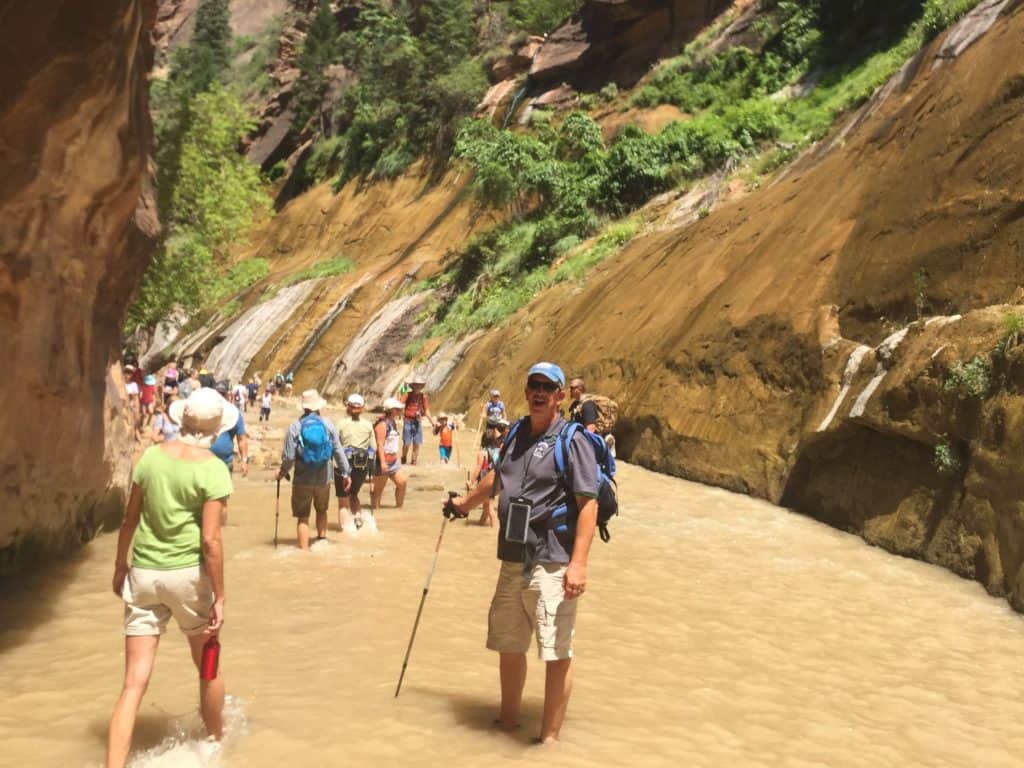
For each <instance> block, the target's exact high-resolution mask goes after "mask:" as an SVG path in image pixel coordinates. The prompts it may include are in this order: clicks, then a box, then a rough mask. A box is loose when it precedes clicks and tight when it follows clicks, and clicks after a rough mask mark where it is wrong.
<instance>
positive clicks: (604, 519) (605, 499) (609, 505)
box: [555, 422, 619, 542]
mask: <svg viewBox="0 0 1024 768" xmlns="http://www.w3.org/2000/svg"><path fill="white" fill-rule="evenodd" d="M577 432H580V433H582V434H583V436H584V437H585V438H587V442H588V443H590V447H591V448H593V449H594V460H595V461H596V462H597V532H598V533H599V534H600V536H601V541H604V542H607V541H608V540H609V539H611V537H612V535H611V534H610V533H609V532H608V522H609V521H610V520H611V519H612V518H613V517H615V516H616V515H617V514H619V499H618V495H617V494H616V484H615V457H614V456H612V452H611V451H610V450H608V443H606V442H605V441H604V438H603V437H601V436H600V435H598V434H596V433H595V432H591V431H589V430H587V429H586V428H585V427H584V426H583V425H582V424H579V423H577V422H570V423H569V424H566V425H565V427H564V428H563V429H562V431H561V432H559V433H558V438H557V439H556V440H555V468H556V469H557V470H558V476H559V477H561V478H562V481H563V482H564V483H565V487H566V491H567V492H568V497H569V503H570V505H574V504H575V500H576V495H575V494H574V493H573V492H572V477H570V474H571V473H572V465H570V464H569V462H568V460H567V459H568V456H569V441H570V440H572V437H573V435H575V434H576V433H577ZM577 511H578V510H577Z"/></svg>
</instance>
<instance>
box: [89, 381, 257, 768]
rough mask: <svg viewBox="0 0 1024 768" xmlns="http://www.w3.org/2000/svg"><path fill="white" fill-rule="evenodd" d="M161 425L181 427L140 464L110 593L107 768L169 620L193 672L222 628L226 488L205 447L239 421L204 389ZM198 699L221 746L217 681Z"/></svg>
mask: <svg viewBox="0 0 1024 768" xmlns="http://www.w3.org/2000/svg"><path fill="white" fill-rule="evenodd" d="M168 415H169V416H170V418H171V419H173V420H174V421H175V422H177V423H178V424H179V425H180V427H181V434H180V437H179V439H177V440H173V441H171V442H165V443H160V444H159V445H154V446H152V447H150V448H149V449H147V450H146V452H145V453H144V454H143V455H142V457H141V458H140V459H139V462H138V464H136V466H135V471H134V473H133V475H132V489H131V495H130V496H129V499H128V506H127V509H126V510H125V516H124V522H123V523H122V524H121V532H120V535H119V536H118V540H117V558H116V560H115V563H114V579H113V589H114V594H115V595H117V596H118V597H121V598H122V599H123V600H124V603H125V611H124V616H125V618H124V633H125V674H124V686H123V688H122V690H121V695H120V696H119V697H118V700H117V704H116V705H115V707H114V714H113V716H112V717H111V720H110V732H109V736H108V740H107V766H108V768H120V767H121V766H123V765H124V764H125V761H126V760H127V758H128V752H129V750H130V748H131V738H132V730H133V728H134V726H135V718H136V715H137V714H138V711H139V705H140V704H141V702H142V695H143V694H144V693H145V691H146V686H147V685H148V684H149V678H150V675H151V674H152V672H153V662H154V661H155V659H156V649H157V645H158V643H159V641H160V635H162V634H163V633H164V631H165V630H166V628H167V624H168V622H169V621H170V618H171V616H173V617H174V618H175V620H176V621H177V623H178V626H179V627H180V628H181V630H182V631H183V632H184V633H185V635H186V636H187V637H188V641H189V645H190V646H191V649H192V658H193V660H194V661H195V663H196V666H197V667H198V666H199V663H200V659H201V657H202V649H203V645H204V644H205V643H206V642H207V641H208V640H209V639H210V637H212V636H215V635H217V634H218V633H219V632H220V629H221V627H222V626H223V624H224V552H223V549H222V546H221V535H220V526H221V516H222V514H223V512H224V508H225V505H226V503H227V498H228V496H230V495H231V491H232V486H231V475H230V474H229V473H228V469H227V467H226V466H225V464H224V462H223V461H221V460H220V459H218V458H217V457H216V456H214V455H213V454H212V453H211V452H210V449H209V446H210V443H211V441H212V440H213V439H214V438H215V437H216V436H217V434H219V433H220V432H221V431H222V430H224V429H226V428H229V427H230V426H232V425H234V423H235V421H236V420H237V419H238V411H237V409H235V407H234V406H233V405H231V404H230V403H228V402H226V401H225V400H224V399H223V398H222V397H221V396H220V395H219V394H218V393H217V392H216V391H215V390H213V389H206V388H203V389H198V390H196V391H194V392H193V393H192V394H191V395H190V396H189V397H188V399H187V400H178V401H176V402H174V403H172V404H171V406H170V408H169V409H168ZM129 549H130V550H131V553H132V559H131V566H130V567H129V564H128V553H129ZM199 697H200V705H201V710H202V716H203V722H204V723H205V725H206V729H207V731H208V732H209V733H210V735H211V736H213V737H214V738H216V739H220V738H221V735H222V732H223V713H224V679H223V677H221V676H220V675H218V676H217V677H216V678H215V679H213V680H200V682H199Z"/></svg>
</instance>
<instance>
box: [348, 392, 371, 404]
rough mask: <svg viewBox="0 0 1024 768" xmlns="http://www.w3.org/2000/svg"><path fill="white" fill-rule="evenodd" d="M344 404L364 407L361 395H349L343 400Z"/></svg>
mask: <svg viewBox="0 0 1024 768" xmlns="http://www.w3.org/2000/svg"><path fill="white" fill-rule="evenodd" d="M345 404H346V405H352V406H357V407H359V408H362V407H363V406H364V405H366V401H365V400H363V396H362V395H357V394H356V393H355V392H353V393H352V394H351V395H349V396H348V399H347V400H345Z"/></svg>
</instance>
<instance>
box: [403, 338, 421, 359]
mask: <svg viewBox="0 0 1024 768" xmlns="http://www.w3.org/2000/svg"><path fill="white" fill-rule="evenodd" d="M426 341H427V340H426V339H414V340H413V341H410V342H409V343H408V344H407V345H406V347H405V351H404V352H403V353H402V357H403V358H404V359H405V362H407V363H411V362H412V361H413V360H415V359H416V357H417V356H418V355H419V353H420V352H421V351H423V345H424V344H425V343H426Z"/></svg>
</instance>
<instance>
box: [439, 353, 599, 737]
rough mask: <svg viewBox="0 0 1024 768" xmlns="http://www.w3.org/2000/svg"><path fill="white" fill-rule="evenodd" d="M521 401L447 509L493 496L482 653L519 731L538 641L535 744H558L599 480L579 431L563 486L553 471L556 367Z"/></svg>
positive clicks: (536, 370)
mask: <svg viewBox="0 0 1024 768" xmlns="http://www.w3.org/2000/svg"><path fill="white" fill-rule="evenodd" d="M525 394H526V402H527V406H528V408H529V416H526V417H524V418H523V419H520V420H519V421H518V422H516V424H515V425H514V426H513V427H512V429H511V430H510V431H509V436H508V438H507V439H506V442H505V446H504V448H503V449H502V454H501V458H500V460H499V462H498V467H497V471H496V472H491V473H489V474H488V475H487V476H486V477H485V478H484V479H483V480H482V481H481V482H480V483H479V484H478V485H477V487H476V488H475V489H474V490H473V492H471V493H470V494H468V495H467V496H465V497H460V498H457V499H453V500H452V505H453V506H454V509H455V513H456V514H457V515H459V516H462V517H465V516H466V515H468V514H469V511H470V510H471V509H474V508H476V507H477V506H479V505H480V504H481V502H482V501H483V500H484V499H485V498H486V497H487V495H488V494H491V493H492V491H493V493H494V494H498V495H499V500H498V519H499V526H498V559H499V560H501V571H500V573H499V575H498V584H497V586H496V588H495V591H494V597H493V599H492V600H491V608H490V613H489V616H488V633H487V647H488V648H490V649H491V650H494V651H497V652H498V653H499V654H500V661H499V670H500V674H501V714H500V717H499V723H500V725H501V727H502V728H504V729H505V730H512V729H514V728H516V727H518V725H519V713H520V709H521V705H522V699H523V686H524V685H525V683H526V651H527V650H528V649H529V647H530V636H531V635H536V638H537V650H538V653H539V655H540V658H541V659H542V660H543V661H544V662H546V664H545V667H546V673H545V683H544V715H543V718H542V720H541V732H540V739H541V741H542V742H544V743H549V742H554V741H557V740H558V736H559V732H560V730H561V727H562V722H563V721H564V720H565V710H566V706H567V705H568V703H569V694H570V693H571V691H572V643H573V637H574V635H575V626H576V606H577V603H578V599H579V598H580V597H581V596H582V595H583V593H584V592H585V591H586V587H587V558H588V556H589V554H590V544H591V541H592V540H593V538H594V530H595V528H596V526H597V491H598V479H597V465H596V462H595V460H594V453H593V449H592V448H591V447H590V445H589V443H588V442H587V440H586V438H585V437H584V436H583V435H582V434H581V433H576V434H574V435H573V438H572V440H571V442H570V443H569V445H568V457H567V458H568V461H567V466H566V469H567V474H568V479H569V482H566V479H565V478H563V477H561V476H560V475H559V473H558V471H557V468H556V465H555V442H556V440H557V439H558V437H559V435H560V434H561V432H562V430H563V429H564V428H565V427H566V421H565V419H563V418H562V416H561V412H560V411H561V406H562V403H563V402H564V400H565V374H563V373H562V369H561V368H559V367H558V366H557V365H555V364H554V363H547V362H544V363H537V364H536V365H534V366H533V367H532V368H530V370H529V372H528V374H527V377H526V389H525ZM495 475H497V479H496V480H495ZM495 483H497V485H495ZM570 485H571V493H570V488H569V486H570Z"/></svg>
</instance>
